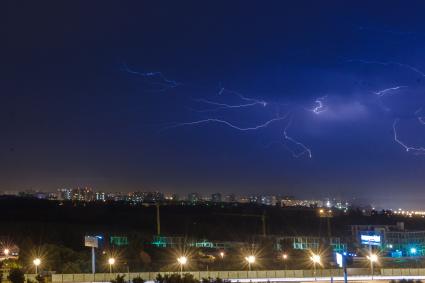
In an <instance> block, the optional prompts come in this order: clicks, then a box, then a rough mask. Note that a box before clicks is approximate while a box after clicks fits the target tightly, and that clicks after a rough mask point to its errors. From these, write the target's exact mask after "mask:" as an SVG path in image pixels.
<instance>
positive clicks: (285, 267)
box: [282, 254, 288, 270]
mask: <svg viewBox="0 0 425 283" xmlns="http://www.w3.org/2000/svg"><path fill="white" fill-rule="evenodd" d="M282 259H283V265H284V269H285V270H286V269H287V266H286V262H287V260H288V255H287V254H283V255H282Z"/></svg>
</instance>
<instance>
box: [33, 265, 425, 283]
mask: <svg viewBox="0 0 425 283" xmlns="http://www.w3.org/2000/svg"><path fill="white" fill-rule="evenodd" d="M347 271H348V275H349V276H362V275H370V269H368V268H349V269H348V270H347ZM173 273H175V272H131V273H112V274H111V273H96V274H90V273H81V274H53V275H52V276H51V281H52V283H59V282H60V283H62V282H64V283H68V282H109V281H111V279H114V278H115V277H116V276H117V275H124V276H125V280H129V279H130V280H132V279H133V278H136V277H141V278H143V279H144V280H154V279H155V278H156V277H157V276H158V274H161V275H166V274H173ZM184 273H190V274H192V275H193V276H194V277H195V278H196V279H199V280H200V279H202V278H208V277H211V278H217V277H219V278H222V279H249V278H303V277H304V278H305V277H314V272H313V270H261V271H256V270H254V271H188V272H184ZM375 275H383V276H425V268H394V269H391V268H385V269H384V268H383V269H380V270H376V274H375ZM316 276H317V277H329V276H343V272H342V269H317V272H316ZM26 278H28V279H31V280H33V281H34V280H35V275H34V274H27V275H26Z"/></svg>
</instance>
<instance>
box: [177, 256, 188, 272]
mask: <svg viewBox="0 0 425 283" xmlns="http://www.w3.org/2000/svg"><path fill="white" fill-rule="evenodd" d="M177 261H178V263H179V264H180V275H183V265H185V264H186V263H187V257H185V256H181V257H178V258H177Z"/></svg>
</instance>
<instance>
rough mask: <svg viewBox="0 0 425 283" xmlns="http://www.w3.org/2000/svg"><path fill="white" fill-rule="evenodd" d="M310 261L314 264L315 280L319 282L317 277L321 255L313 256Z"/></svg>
mask: <svg viewBox="0 0 425 283" xmlns="http://www.w3.org/2000/svg"><path fill="white" fill-rule="evenodd" d="M310 259H311V261H312V262H313V271H314V280H317V276H316V264H320V255H318V254H313V255H312V256H311V257H310Z"/></svg>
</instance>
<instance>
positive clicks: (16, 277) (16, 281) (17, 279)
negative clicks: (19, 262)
mask: <svg viewBox="0 0 425 283" xmlns="http://www.w3.org/2000/svg"><path fill="white" fill-rule="evenodd" d="M7 279H9V281H10V282H12V283H24V282H25V273H24V271H23V270H22V269H20V268H13V269H11V270H10V272H9V276H7Z"/></svg>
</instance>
